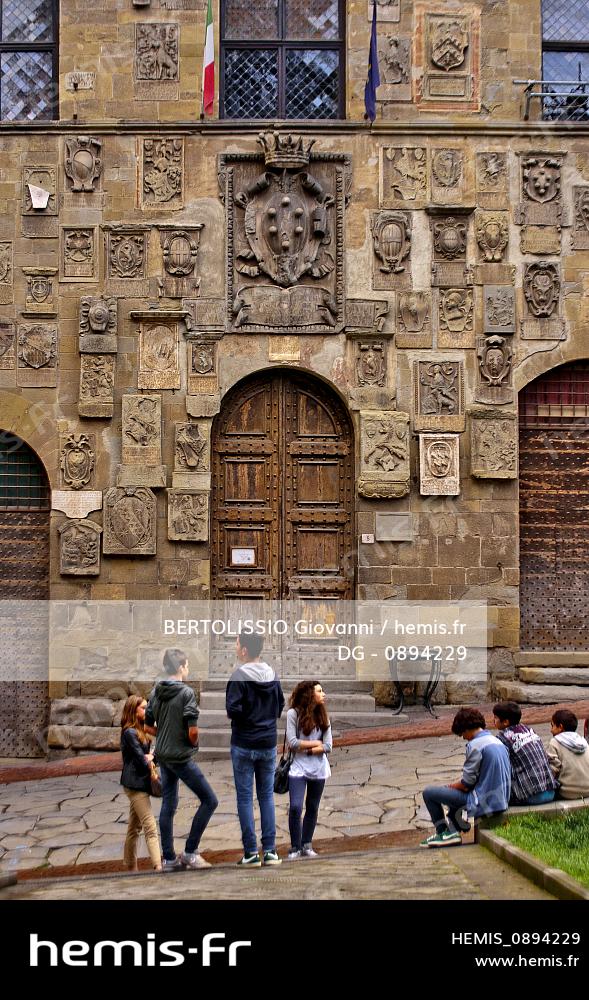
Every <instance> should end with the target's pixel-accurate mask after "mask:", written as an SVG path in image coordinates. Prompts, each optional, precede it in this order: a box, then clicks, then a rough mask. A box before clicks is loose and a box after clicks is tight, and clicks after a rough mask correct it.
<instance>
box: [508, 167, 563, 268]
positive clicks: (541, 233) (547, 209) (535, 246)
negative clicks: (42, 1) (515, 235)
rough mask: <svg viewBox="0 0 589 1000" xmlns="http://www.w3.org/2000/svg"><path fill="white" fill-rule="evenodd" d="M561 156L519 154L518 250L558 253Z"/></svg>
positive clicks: (560, 216)
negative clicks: (519, 242)
mask: <svg viewBox="0 0 589 1000" xmlns="http://www.w3.org/2000/svg"><path fill="white" fill-rule="evenodd" d="M562 165H563V158H562V156H554V155H552V154H545V153H533V154H532V155H527V154H526V155H522V157H521V191H522V195H521V196H522V201H521V204H520V206H519V212H518V213H516V215H517V221H518V222H519V223H520V225H522V226H523V227H524V228H523V229H522V233H521V251H522V253H536V254H545V253H546V254H547V253H560V231H561V226H562V195H561V174H562Z"/></svg>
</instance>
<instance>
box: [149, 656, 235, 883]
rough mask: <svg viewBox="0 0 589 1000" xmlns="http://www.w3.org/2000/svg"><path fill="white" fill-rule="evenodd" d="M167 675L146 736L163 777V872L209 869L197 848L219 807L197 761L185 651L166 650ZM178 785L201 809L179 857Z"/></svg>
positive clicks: (155, 696)
mask: <svg viewBox="0 0 589 1000" xmlns="http://www.w3.org/2000/svg"><path fill="white" fill-rule="evenodd" d="M164 670H165V672H166V674H167V677H166V678H165V679H164V680H163V681H160V682H159V683H158V684H156V686H155V688H154V689H153V691H152V693H151V695H150V698H149V704H148V706H147V710H146V713H145V722H146V725H147V727H148V729H147V731H148V732H151V733H154V734H155V735H156V736H157V744H156V746H157V759H158V764H159V768H160V773H161V778H162V806H161V809H160V834H161V838H162V851H163V855H164V860H163V864H162V868H163V871H165V872H166V871H174V870H176V869H179V868H210V867H211V866H210V864H209V862H208V861H205V859H204V858H202V857H201V856H200V854H199V851H198V848H199V845H200V841H201V838H202V835H203V833H204V831H205V829H206V827H207V825H208V823H209V820H210V819H211V816H212V815H213V813H214V811H215V809H216V808H217V806H218V804H219V802H218V799H217V796H216V795H215V793H214V791H213V789H212V788H211V786H210V785H209V783H208V781H207V779H206V778H205V776H204V774H203V773H202V771H201V769H200V767H198V765H197V764H196V763H195V760H194V755H195V753H196V751H197V749H198V728H197V721H198V707H197V704H196V698H195V696H194V691H193V690H192V688H190V687H189V686H188V684H186V683H185V681H186V678H187V677H188V657H187V656H186V653H183V652H182V650H181V649H167V650H166V652H165V654H164ZM179 781H182V782H183V783H184V784H185V785H186V786H187V787H188V788H189V789H190V791H191V792H193V793H194V794H195V795H196V797H197V798H198V799H200V805H199V807H198V809H197V810H196V812H195V814H194V819H193V820H192V826H191V828H190V833H189V834H188V838H187V840H186V846H185V849H184V851H183V852H182V854H181V855H180V857H179V858H177V857H176V851H175V848H174V815H175V813H176V810H177V808H178V782H179Z"/></svg>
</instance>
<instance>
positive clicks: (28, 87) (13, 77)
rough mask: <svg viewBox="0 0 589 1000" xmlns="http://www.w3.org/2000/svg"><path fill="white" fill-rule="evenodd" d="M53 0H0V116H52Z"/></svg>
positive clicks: (15, 118) (55, 75)
mask: <svg viewBox="0 0 589 1000" xmlns="http://www.w3.org/2000/svg"><path fill="white" fill-rule="evenodd" d="M58 24H59V18H58V0H0V120H1V121H5V122H14V121H39V120H41V121H46V120H50V119H52V118H56V117H57V80H58V75H59V66H58V61H57V59H58V56H57V31H58Z"/></svg>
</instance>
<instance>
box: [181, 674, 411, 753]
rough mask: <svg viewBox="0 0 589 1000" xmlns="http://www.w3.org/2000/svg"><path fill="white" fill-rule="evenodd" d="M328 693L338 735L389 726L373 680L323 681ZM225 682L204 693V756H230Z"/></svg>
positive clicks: (286, 685) (281, 730)
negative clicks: (377, 703) (372, 682)
mask: <svg viewBox="0 0 589 1000" xmlns="http://www.w3.org/2000/svg"><path fill="white" fill-rule="evenodd" d="M322 685H323V688H324V690H325V692H326V694H327V706H328V710H329V715H330V718H331V724H332V730H333V734H334V736H336V735H341V734H342V733H344V732H345V731H346V730H348V729H366V728H368V727H369V726H385V725H387V723H388V722H389V721H390V719H391V717H392V716H391V712H390V711H387V710H386V709H381V708H379V709H377V708H376V702H375V700H374V698H373V696H372V684H371V683H370V682H369V681H366V682H364V681H360V682H358V681H349V680H330V681H325V682H323V681H322ZM293 687H294V684H292V683H291V684H289V683H288V682H287V681H286V682H285V683H284V684H283V690H284V696H285V698H286V702H287V705H288V699H289V696H290V693H291V691H292V688H293ZM225 688H226V682H225V681H207V682H206V683H204V684H203V685H202V688H201V695H200V715H199V717H198V728H199V736H200V754H199V756H200V757H226V756H229V746H230V741H231V722H230V720H229V719H228V718H227V713H226V712H225ZM285 725H286V708H285V710H284V712H283V714H282V718H281V719H279V720H278V734H279V739H280V740H282V739H283V737H284V729H285Z"/></svg>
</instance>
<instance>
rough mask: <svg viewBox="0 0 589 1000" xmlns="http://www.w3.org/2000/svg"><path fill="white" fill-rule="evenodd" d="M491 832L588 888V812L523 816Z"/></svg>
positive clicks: (574, 811)
mask: <svg viewBox="0 0 589 1000" xmlns="http://www.w3.org/2000/svg"><path fill="white" fill-rule="evenodd" d="M493 833H496V834H497V835H498V836H499V837H503V838H504V839H505V840H508V841H509V842H510V844H514V846H515V847H521V849H522V850H524V851H529V853H530V854H533V855H535V857H537V858H540V860H541V861H544V862H545V863H546V864H547V865H550V867H551V868H560V869H562V871H564V872H566V873H567V874H568V875H572V877H573V878H575V879H577V881H578V882H581V883H582V884H583V885H585V886H588V887H589V809H575V810H573V811H571V812H564V813H556V814H554V813H526V814H524V815H523V816H514V817H513V818H510V820H509V822H508V823H507V825H506V826H500V827H496V828H495V829H494V830H493Z"/></svg>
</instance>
